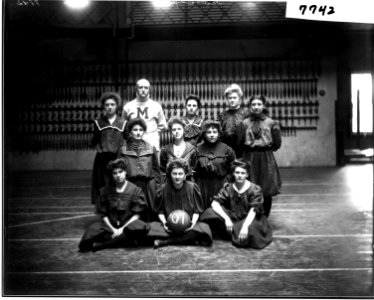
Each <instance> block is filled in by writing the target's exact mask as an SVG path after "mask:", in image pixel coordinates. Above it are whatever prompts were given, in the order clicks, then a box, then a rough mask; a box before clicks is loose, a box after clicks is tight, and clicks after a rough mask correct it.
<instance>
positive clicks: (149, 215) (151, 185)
mask: <svg viewBox="0 0 374 300" xmlns="http://www.w3.org/2000/svg"><path fill="white" fill-rule="evenodd" d="M127 179H128V181H130V182H132V183H133V184H135V185H137V186H138V187H140V188H141V189H142V191H143V193H144V196H145V199H146V201H147V206H148V209H147V211H146V213H145V215H144V220H145V221H147V222H152V221H155V220H158V217H157V213H156V181H155V179H153V178H152V179H147V178H138V177H133V178H127Z"/></svg>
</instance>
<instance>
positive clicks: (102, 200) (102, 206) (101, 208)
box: [97, 187, 109, 218]
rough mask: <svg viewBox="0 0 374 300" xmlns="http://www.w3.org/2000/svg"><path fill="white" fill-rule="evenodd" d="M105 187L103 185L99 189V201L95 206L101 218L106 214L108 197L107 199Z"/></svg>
mask: <svg viewBox="0 0 374 300" xmlns="http://www.w3.org/2000/svg"><path fill="white" fill-rule="evenodd" d="M106 191H107V189H106V187H103V188H101V189H100V196H99V202H98V207H97V213H98V214H99V215H100V216H101V217H102V218H103V217H106V216H108V213H109V211H108V199H107V192H106Z"/></svg>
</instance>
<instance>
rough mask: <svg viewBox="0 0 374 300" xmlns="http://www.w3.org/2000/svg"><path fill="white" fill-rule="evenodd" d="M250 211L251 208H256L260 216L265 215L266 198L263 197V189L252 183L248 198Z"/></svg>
mask: <svg viewBox="0 0 374 300" xmlns="http://www.w3.org/2000/svg"><path fill="white" fill-rule="evenodd" d="M247 203H248V206H249V207H248V211H249V209H251V208H254V210H255V212H256V213H258V214H263V213H264V207H263V204H264V198H263V195H262V189H261V187H260V186H258V185H256V184H254V183H252V188H251V191H250V193H249V194H248V197H247Z"/></svg>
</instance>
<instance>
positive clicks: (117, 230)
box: [112, 228, 123, 239]
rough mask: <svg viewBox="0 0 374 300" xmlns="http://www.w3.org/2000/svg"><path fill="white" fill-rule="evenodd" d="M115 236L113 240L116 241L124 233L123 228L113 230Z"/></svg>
mask: <svg viewBox="0 0 374 300" xmlns="http://www.w3.org/2000/svg"><path fill="white" fill-rule="evenodd" d="M113 229H114V230H113V234H112V239H115V238H116V237H119V236H120V235H121V234H122V232H123V228H118V229H117V228H113Z"/></svg>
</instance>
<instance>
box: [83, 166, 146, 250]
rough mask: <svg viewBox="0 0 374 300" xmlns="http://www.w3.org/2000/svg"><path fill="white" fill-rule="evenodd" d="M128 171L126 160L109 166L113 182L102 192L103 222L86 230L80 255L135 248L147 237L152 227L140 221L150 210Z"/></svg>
mask: <svg viewBox="0 0 374 300" xmlns="http://www.w3.org/2000/svg"><path fill="white" fill-rule="evenodd" d="M126 168H127V164H126V161H125V160H124V159H116V160H114V161H111V162H109V164H108V171H109V173H110V174H111V176H112V181H113V182H112V184H111V185H107V186H105V187H104V188H102V189H101V190H100V201H99V206H98V213H99V214H100V215H101V221H100V222H96V223H94V224H92V225H91V226H90V227H89V228H88V229H87V230H86V232H85V233H84V235H83V237H82V240H81V242H80V244H79V249H80V251H82V252H85V251H91V250H92V251H98V250H101V249H105V248H114V247H121V246H122V247H124V246H130V245H132V246H133V245H135V244H136V240H137V239H138V238H141V237H144V236H145V235H146V234H147V233H148V230H149V225H148V224H147V223H145V222H143V221H142V220H140V217H141V214H143V213H144V212H145V211H146V209H147V204H146V201H145V197H144V194H143V192H142V190H141V188H139V187H137V186H136V185H135V184H133V183H131V182H129V181H127V180H126Z"/></svg>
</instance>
